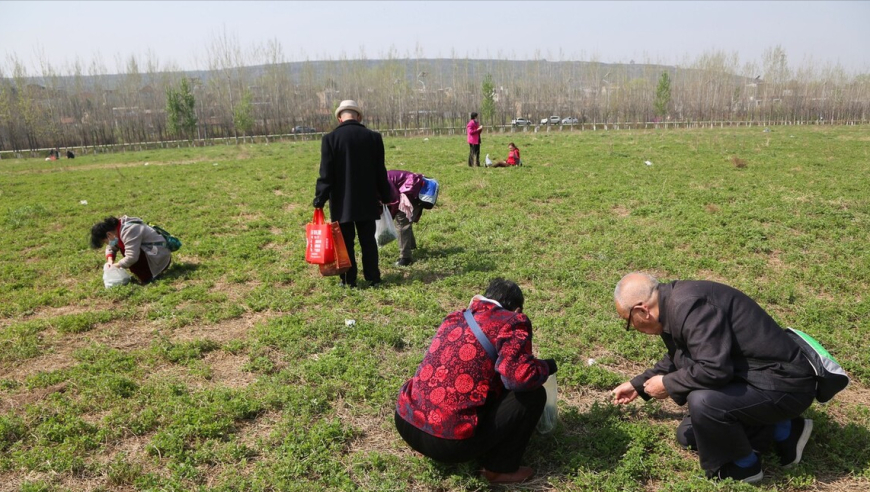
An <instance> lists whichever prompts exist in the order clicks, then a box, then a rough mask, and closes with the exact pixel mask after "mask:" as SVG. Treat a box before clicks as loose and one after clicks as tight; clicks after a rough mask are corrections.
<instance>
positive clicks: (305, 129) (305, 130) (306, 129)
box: [291, 126, 317, 133]
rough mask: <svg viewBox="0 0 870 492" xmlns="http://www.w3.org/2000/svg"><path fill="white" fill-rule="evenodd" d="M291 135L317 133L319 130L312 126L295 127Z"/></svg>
mask: <svg viewBox="0 0 870 492" xmlns="http://www.w3.org/2000/svg"><path fill="white" fill-rule="evenodd" d="M291 133H317V129H316V128H311V127H310V126H294V127H293V130H291Z"/></svg>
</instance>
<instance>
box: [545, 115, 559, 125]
mask: <svg viewBox="0 0 870 492" xmlns="http://www.w3.org/2000/svg"><path fill="white" fill-rule="evenodd" d="M560 120H561V118H559V117H558V116H550V117H549V118H544V119H542V120H541V124H542V125H547V124H550V125H558V124H559V121H560Z"/></svg>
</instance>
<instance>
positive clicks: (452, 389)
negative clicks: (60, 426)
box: [396, 296, 549, 439]
mask: <svg viewBox="0 0 870 492" xmlns="http://www.w3.org/2000/svg"><path fill="white" fill-rule="evenodd" d="M470 308H471V312H472V313H473V314H474V319H475V320H476V321H477V323H478V324H479V325H480V328H481V330H482V331H483V333H484V334H485V335H486V337H487V338H489V340H490V342H492V344H493V345H494V346H495V349H496V351H497V352H498V358H497V359H496V361H495V364H493V362H492V360H491V359H490V358H489V356H488V355H487V354H486V351H485V350H484V349H483V347H482V346H481V345H480V342H478V340H477V338H476V337H475V336H474V332H473V331H471V328H469V327H468V324H467V323H466V322H465V318H464V317H463V311H464V310H463V311H456V312H454V313H451V314H450V315H448V316H447V318H445V319H444V322H443V323H441V326H440V327H439V328H438V332H437V333H436V334H435V337H434V338H433V339H432V343H431V345H430V346H429V350H427V351H426V355H425V356H424V357H423V362H421V363H420V366H419V367H418V368H417V372H416V374H414V377H413V378H411V379H410V380H408V382H406V383H405V384H404V386H402V389H401V390H400V391H399V398H398V401H397V402H396V411H397V412H398V414H399V415H400V416H401V417H402V418H403V419H405V420H406V421H407V422H408V423H410V424H411V425H413V426H414V427H417V428H418V429H420V430H422V431H424V432H426V433H428V434H431V435H433V436H436V437H440V438H444V439H467V438H470V437H472V436H474V430H475V428H476V427H477V422H478V412H479V411H480V410H481V409H482V408H483V407H484V405H485V404H486V402H487V401H489V400H490V399H496V398H498V397H499V396H500V395H501V394H502V393H503V392H504V390H505V389H507V390H510V391H531V390H534V389H537V388H540V387H541V385H543V384H544V381H546V380H547V377H548V376H549V369H548V367H547V363H546V362H544V361H542V360H540V359H536V358H535V357H534V356H533V355H532V322H531V321H529V318H528V317H526V315H524V314H522V313H516V312H514V311H509V310H507V309H504V308H502V307H501V305H500V304H499V303H497V302H495V301H493V300H490V299H487V298H485V297H483V296H475V297H474V298H473V299H472V300H471V305H470Z"/></svg>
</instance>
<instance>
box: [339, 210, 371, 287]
mask: <svg viewBox="0 0 870 492" xmlns="http://www.w3.org/2000/svg"><path fill="white" fill-rule="evenodd" d="M338 226H339V227H340V228H341V235H342V236H344V245H345V246H347V255H348V256H350V270H348V271H347V273H343V274H342V275H341V276H340V277H341V281H342V282H343V283H345V284H348V285H356V276H357V272H358V269H357V266H356V254H355V251H354V249H353V243H354V240H355V238H356V235H357V233H359V248H360V250H361V251H362V264H363V277H365V279H366V280H368V281H369V282H380V281H381V270H380V268H379V267H378V243H377V241H376V240H375V221H373V220H365V221H361V222H342V223H340V224H338Z"/></svg>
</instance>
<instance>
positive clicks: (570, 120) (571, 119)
mask: <svg viewBox="0 0 870 492" xmlns="http://www.w3.org/2000/svg"><path fill="white" fill-rule="evenodd" d="M579 122H580V121H579V120H578V119H577V118H575V117H573V116H569V117H567V118H563V119H562V124H563V125H576V124H577V123H579Z"/></svg>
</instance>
